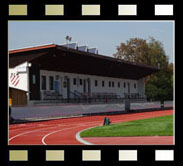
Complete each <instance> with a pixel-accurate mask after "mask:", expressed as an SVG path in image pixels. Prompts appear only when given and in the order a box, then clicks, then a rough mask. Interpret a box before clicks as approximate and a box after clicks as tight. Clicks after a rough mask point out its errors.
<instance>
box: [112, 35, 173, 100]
mask: <svg viewBox="0 0 183 166" xmlns="http://www.w3.org/2000/svg"><path fill="white" fill-rule="evenodd" d="M114 57H116V58H119V59H123V60H126V61H130V62H136V63H141V64H146V65H150V66H153V67H158V68H159V69H160V71H159V72H157V73H155V74H152V75H150V76H148V77H147V78H146V80H145V83H146V89H145V91H146V96H147V99H149V100H160V101H163V100H172V99H173V64H172V63H171V64H169V60H168V56H167V55H166V53H165V51H164V46H163V44H162V43H161V42H160V41H158V40H155V39H154V38H153V37H150V38H149V40H148V41H147V40H144V39H141V38H132V39H130V40H127V41H126V43H120V45H119V46H117V52H116V53H115V54H114Z"/></svg>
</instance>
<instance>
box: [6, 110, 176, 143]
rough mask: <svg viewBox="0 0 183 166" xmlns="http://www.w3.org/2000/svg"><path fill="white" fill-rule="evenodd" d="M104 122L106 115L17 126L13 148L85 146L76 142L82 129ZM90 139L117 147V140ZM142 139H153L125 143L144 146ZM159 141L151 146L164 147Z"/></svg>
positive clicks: (127, 117) (125, 117)
mask: <svg viewBox="0 0 183 166" xmlns="http://www.w3.org/2000/svg"><path fill="white" fill-rule="evenodd" d="M172 114H173V110H163V111H152V112H142V113H131V114H121V115H109V116H107V117H109V118H110V120H111V121H112V123H119V122H126V121H132V120H139V119H146V118H152V117H159V116H165V115H172ZM103 120H104V116H103V115H102V116H101V115H100V116H90V117H77V118H68V119H59V120H50V121H44V122H34V123H24V124H13V125H10V126H9V145H81V144H82V143H81V142H79V141H77V139H76V134H77V133H78V132H79V131H81V130H84V129H87V128H91V127H95V126H99V125H102V124H103ZM113 138H114V139H116V144H123V141H124V140H123V141H122V142H121V141H120V139H122V138H124V137H119V138H116V137H113ZM162 138H163V137H162ZM88 139H92V140H88V141H91V142H93V143H94V144H113V143H112V142H113V141H114V140H110V139H108V138H106V137H104V138H102V141H101V138H88ZM142 139H143V140H146V139H149V138H148V137H147V138H146V137H143V138H141V142H140V143H139V142H138V141H136V140H137V139H134V140H133V141H132V142H130V141H124V144H143V141H142ZM159 139H160V138H159ZM159 139H157V137H156V141H154V140H153V139H152V138H151V141H148V144H161V143H162V142H161V141H159ZM168 139H169V140H168ZM117 140H118V141H117ZM163 140H164V141H165V142H168V144H173V137H171V138H168V137H166V138H165V137H164V138H163ZM166 140H167V141H166ZM170 140H171V141H170ZM144 142H145V141H144Z"/></svg>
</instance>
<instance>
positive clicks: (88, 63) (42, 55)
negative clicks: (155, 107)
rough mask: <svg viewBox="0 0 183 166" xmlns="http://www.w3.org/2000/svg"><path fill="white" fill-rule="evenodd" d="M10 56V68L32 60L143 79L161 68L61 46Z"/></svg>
mask: <svg viewBox="0 0 183 166" xmlns="http://www.w3.org/2000/svg"><path fill="white" fill-rule="evenodd" d="M9 56H10V58H9V64H10V65H9V66H10V67H15V66H17V65H18V64H20V63H22V62H25V61H28V62H31V63H32V64H37V65H39V67H40V69H42V70H53V71H62V72H68V73H78V74H89V75H98V76H106V77H114V78H124V79H140V78H143V77H146V76H148V75H150V74H153V73H155V72H157V71H158V70H159V69H158V68H154V67H151V66H147V65H143V64H137V63H131V62H127V61H124V60H121V59H116V58H113V57H108V56H104V55H98V54H93V53H88V52H83V51H79V50H75V49H71V48H66V47H63V46H58V45H52V46H48V47H44V48H43V47H41V49H29V50H27V51H26V50H25V49H24V50H23V51H19V52H18V51H16V52H15V51H14V52H9Z"/></svg>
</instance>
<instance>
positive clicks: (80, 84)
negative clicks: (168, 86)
mask: <svg viewBox="0 0 183 166" xmlns="http://www.w3.org/2000/svg"><path fill="white" fill-rule="evenodd" d="M157 71H158V69H157V68H153V67H150V66H147V65H142V64H137V63H131V62H127V61H124V60H120V59H116V58H113V57H109V56H104V55H99V54H98V50H97V49H96V48H88V47H87V46H78V45H77V44H76V43H71V44H67V45H55V44H50V45H44V46H37V47H31V48H24V49H18V50H11V51H9V87H10V88H12V89H13V90H14V91H15V90H16V89H17V91H23V92H26V95H24V98H25V97H26V99H24V100H25V101H26V102H25V103H31V102H36V101H47V102H49V101H53V100H55V101H60V102H61V101H65V100H71V101H72V100H73V101H75V100H90V101H99V100H101V101H102V100H103V101H109V100H112V99H123V98H132V99H139V98H145V83H144V79H145V77H146V76H148V75H150V74H152V73H154V72H157ZM13 94H14V96H13V98H15V97H16V98H18V97H20V98H22V96H20V95H17V96H15V95H16V93H13ZM19 94H20V93H19ZM17 101H18V100H17ZM21 101H22V99H21ZM16 104H17V105H18V102H17V103H16Z"/></svg>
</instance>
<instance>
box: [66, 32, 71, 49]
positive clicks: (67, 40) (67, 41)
mask: <svg viewBox="0 0 183 166" xmlns="http://www.w3.org/2000/svg"><path fill="white" fill-rule="evenodd" d="M65 39H66V43H67V48H69V47H68V44H69V42H71V39H72V37H70V36H68V35H67V36H66V37H65Z"/></svg>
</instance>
